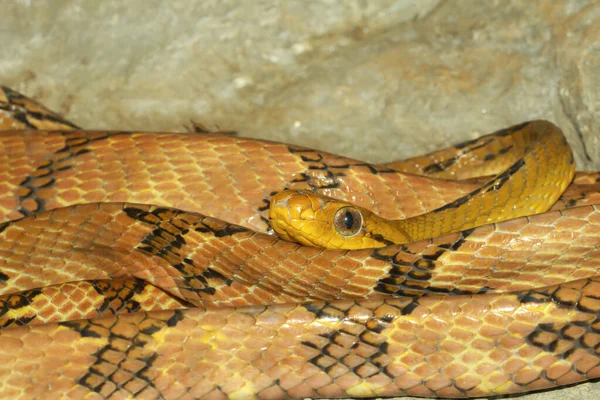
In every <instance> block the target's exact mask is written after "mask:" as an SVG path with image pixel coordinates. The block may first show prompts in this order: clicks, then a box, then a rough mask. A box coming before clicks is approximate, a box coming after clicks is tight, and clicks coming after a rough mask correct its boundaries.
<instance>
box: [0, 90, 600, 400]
mask: <svg viewBox="0 0 600 400" xmlns="http://www.w3.org/2000/svg"><path fill="white" fill-rule="evenodd" d="M0 127H2V128H4V129H6V131H5V132H0V188H1V193H2V194H1V195H0V215H1V217H2V219H1V220H0V221H1V222H0V326H1V327H2V329H0V361H1V362H0V397H3V398H15V399H17V398H22V399H32V398H42V397H43V398H89V399H101V398H113V399H121V398H131V397H136V398H143V399H155V398H156V399H158V398H165V399H188V398H199V399H226V398H229V399H252V398H259V399H290V398H307V397H309V398H339V397H376V396H399V395H413V396H426V397H477V396H489V395H496V394H507V393H520V392H528V391H535V390H541V389H545V388H551V387H556V386H562V385H568V384H571V383H575V382H580V381H584V380H587V379H594V378H597V377H599V376H600V354H599V352H600V327H599V324H600V322H599V321H600V300H599V299H598V292H599V291H600V280H599V278H598V276H599V274H598V271H599V269H600V208H599V207H598V206H597V205H596V204H597V203H600V196H599V194H598V193H599V191H598V189H599V188H598V184H599V182H600V179H599V177H600V176H599V175H598V174H596V173H577V174H576V175H575V178H574V181H573V183H572V184H571V186H569V187H568V188H567V189H566V191H565V192H564V193H563V194H562V195H561V194H560V193H558V194H557V193H556V192H552V193H551V194H550V195H545V194H544V193H545V190H546V189H548V188H550V187H554V188H559V189H560V188H562V189H564V188H565V187H566V185H567V184H568V182H569V180H570V177H571V175H572V171H573V163H572V157H571V153H570V151H566V152H565V151H563V150H564V148H563V147H562V146H564V145H565V143H564V141H563V139H562V136H559V133H560V130H558V128H556V127H554V126H553V125H552V124H550V123H548V122H543V121H536V122H531V123H526V124H523V125H520V126H517V127H513V128H510V129H508V130H505V131H500V133H497V134H496V136H485V137H483V138H481V139H478V140H474V141H470V142H467V143H463V144H461V145H458V146H456V147H454V148H450V149H447V150H442V151H440V152H437V153H432V154H431V155H429V156H423V157H418V158H415V159H413V160H412V162H397V163H391V164H388V165H371V164H366V163H363V162H360V161H356V160H351V159H346V158H343V157H339V156H335V155H331V154H327V153H324V152H319V151H315V150H311V149H305V148H301V147H297V146H287V145H283V144H279V143H273V142H267V141H256V140H250V139H242V138H238V137H235V136H231V135H229V134H227V135H221V134H219V133H214V134H211V133H202V134H189V135H185V134H176V133H154V134H151V133H144V132H100V131H84V130H80V129H78V128H77V127H75V126H74V125H73V124H72V123H70V122H68V121H65V120H64V119H62V118H61V117H60V116H59V115H58V114H55V113H53V112H51V111H49V110H47V109H45V108H44V107H43V106H41V105H39V104H37V103H35V102H33V101H32V100H30V99H27V98H26V97H24V96H22V95H20V94H18V93H16V92H14V91H11V90H10V89H8V88H2V90H0ZM38 129H50V130H51V131H44V130H38ZM55 129H58V130H55ZM202 130H204V129H202ZM503 132H504V133H503ZM519 138H521V139H519ZM527 138H529V139H528V140H529V141H528V142H527V143H530V144H524V145H523V146H521V145H519V143H518V141H519V140H525V139H527ZM511 140H517V142H516V143H515V144H511V143H512V142H510V141H511ZM532 143H537V144H538V145H539V144H540V143H541V144H542V145H541V147H539V148H538V147H535V146H533V145H532ZM511 145H512V146H514V147H515V148H514V150H515V152H513V151H512V150H513V149H512V148H511V147H510V146H511ZM518 149H521V150H518ZM536 149H537V150H536ZM561 149H562V150H561ZM519 151H520V152H519ZM527 157H530V158H527ZM531 157H533V158H531ZM500 160H502V163H505V162H508V165H513V168H509V171H511V173H510V174H507V176H508V175H511V176H510V179H508V178H507V181H504V180H503V179H504V178H503V176H502V175H500V176H496V177H495V178H485V180H484V182H488V181H490V179H491V182H492V183H488V184H486V183H484V184H483V186H482V185H481V183H480V182H479V181H478V179H477V178H475V177H474V176H473V171H474V170H478V171H479V173H481V174H483V175H490V174H496V175H497V174H499V173H500V169H499V168H500V165H501V164H502V163H501V162H500ZM543 160H546V161H543ZM551 160H554V161H551ZM556 160H559V161H556ZM542 161H543V162H542ZM544 162H545V163H546V164H547V165H546V166H547V167H550V164H552V163H553V164H554V166H557V167H559V169H558V170H557V171H554V170H552V169H551V168H549V169H546V170H544V169H543V168H545V166H544V165H542V164H543V163H544ZM536 163H537V164H539V165H537V166H536ZM515 166H516V167H515ZM393 167H396V168H403V169H405V170H407V171H408V172H415V173H421V174H426V175H427V174H429V175H431V176H430V177H428V176H416V175H412V174H410V173H409V174H405V173H401V172H398V171H397V170H395V169H394V168H393ZM411 168H412V169H411ZM464 169H466V170H468V171H466V172H465V171H464ZM543 170H544V171H547V172H548V173H547V174H546V175H543V176H541V175H540V176H538V175H537V174H538V173H539V172H542V171H543ZM436 177H439V178H443V179H441V180H440V179H437V178H436ZM515 177H516V178H519V177H521V178H523V179H522V180H521V181H518V180H517V181H515V182H512V181H513V179H514V178H515ZM450 178H458V179H469V181H468V182H465V181H462V180H456V181H451V180H448V179H450ZM535 181H538V183H542V187H541V188H540V187H538V186H535V185H533V182H535ZM480 187H482V188H483V189H478V188H480ZM508 188H510V190H509V189H508ZM284 190H304V191H310V192H311V193H317V194H320V195H324V196H328V197H330V198H336V199H338V200H342V201H348V202H349V203H347V204H346V203H345V205H344V206H345V207H363V208H364V209H365V210H369V212H372V213H375V214H376V215H378V216H380V217H381V218H386V219H391V220H395V219H400V218H409V219H410V218H411V217H415V218H417V220H418V221H424V222H423V226H424V227H426V228H427V231H428V232H430V234H429V235H430V236H431V237H430V238H428V239H426V240H419V241H413V242H410V243H405V244H395V245H390V246H385V247H381V248H369V249H360V250H335V249H324V248H316V247H309V246H302V245H299V244H296V243H290V242H287V241H284V240H281V239H278V238H277V237H275V236H273V235H270V234H268V233H266V231H267V229H268V227H269V225H268V218H267V216H268V213H269V202H270V201H271V198H272V197H273V196H274V195H275V193H274V192H281V191H284ZM484 192H486V194H488V195H489V194H491V195H492V197H491V200H490V197H484V198H483V199H482V198H481V197H478V196H479V194H480V193H481V194H483V193H484ZM516 192H519V193H525V194H527V195H526V199H525V200H527V199H529V200H534V201H533V204H528V205H523V204H522V203H520V201H521V200H518V199H513V198H512V197H511V196H509V194H512V193H516ZM275 196H277V195H275ZM465 196H466V197H465ZM559 196H560V198H559V199H558V202H557V203H556V204H554V205H553V206H552V204H551V203H552V201H553V199H554V200H555V199H556V198H558V197H559ZM311 199H312V198H311ZM465 199H466V200H465ZM473 199H475V200H473ZM486 199H487V200H486ZM405 200H408V202H407V203H406V202H404V201H405ZM537 200H539V201H537ZM453 202H454V203H453ZM457 202H458V203H460V204H458V203H457ZM494 202H497V203H494ZM445 204H454V205H455V206H446V208H445V209H444V205H445ZM467 204H468V207H467V206H466V205H467ZM494 204H502V207H503V208H504V209H505V211H510V210H520V211H519V212H521V211H522V212H523V213H522V214H519V215H521V216H520V217H518V218H514V217H516V215H513V216H511V218H514V219H510V220H506V221H503V222H497V223H492V224H485V225H482V226H475V224H477V223H480V222H481V223H485V222H488V219H489V218H490V215H494V214H495V213H497V211H498V210H496V209H495V208H494V207H493V205H494ZM475 205H477V207H481V208H482V209H485V210H489V212H490V214H489V215H486V216H483V215H479V213H474V212H473V211H472V210H473V209H475ZM551 206H552V209H551V210H550V211H547V212H542V211H545V209H547V208H548V207H551ZM465 207H466V208H465ZM538 207H540V208H538ZM440 208H442V211H439V209H440ZM434 210H438V211H437V212H436V211H434ZM444 210H447V211H444ZM524 210H525V211H524ZM346 211H347V210H346ZM430 211H434V212H433V213H431V214H426V213H427V212H430ZM465 211H466V212H465ZM309 212H310V211H309ZM363 212H366V211H362V209H361V214H360V218H359V216H358V215H356V214H349V215H350V217H348V215H347V214H345V213H341V214H339V216H338V217H337V219H338V220H339V221H340V222H339V223H340V224H342V225H343V227H345V228H346V229H347V231H344V232H346V233H347V236H348V237H352V236H358V235H356V234H355V233H354V230H355V229H356V223H357V221H358V220H359V219H362V218H365V219H364V221H362V224H360V226H362V225H363V224H366V223H367V222H368V221H370V219H368V215H367V214H363ZM463 212H465V213H464V214H460V213H463ZM538 212H542V213H541V214H538V215H531V214H535V213H538ZM421 214H425V215H432V216H426V217H421V216H420V215H421ZM460 215H462V216H463V217H462V219H461V218H459V219H460V221H459V224H460V223H464V221H470V222H469V223H471V224H473V225H469V226H470V227H469V228H468V229H466V230H459V231H457V232H451V233H447V234H443V235H441V236H438V235H437V234H438V233H440V232H448V229H446V225H445V224H446V223H449V224H450V222H447V221H445V220H443V221H441V222H436V221H438V219H437V218H439V217H440V216H444V218H450V217H459V216H460ZM458 226H459V225H454V222H453V223H452V227H453V228H451V229H450V230H454V227H458ZM462 228H464V226H463V225H460V227H459V228H457V229H462ZM403 229H406V231H407V233H408V234H409V236H410V238H411V239H412V238H416V237H420V236H418V235H417V234H415V233H414V232H413V231H411V230H410V229H412V228H410V229H409V227H406V228H403ZM415 229H417V231H418V232H421V231H422V229H423V227H419V228H415ZM418 232H417V233H418Z"/></svg>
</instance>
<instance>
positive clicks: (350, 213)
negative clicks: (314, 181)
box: [269, 190, 393, 250]
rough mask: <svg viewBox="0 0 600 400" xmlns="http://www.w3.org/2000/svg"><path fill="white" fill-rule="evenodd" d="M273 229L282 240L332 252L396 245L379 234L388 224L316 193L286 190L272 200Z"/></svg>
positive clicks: (369, 212)
mask: <svg viewBox="0 0 600 400" xmlns="http://www.w3.org/2000/svg"><path fill="white" fill-rule="evenodd" d="M269 221H270V223H271V227H272V228H273V230H274V231H275V233H276V234H277V236H278V237H280V238H281V239H284V240H287V241H290V242H297V243H300V244H303V245H305V246H314V247H324V248H329V249H349V250H350V249H364V248H374V247H382V246H385V245H389V244H393V243H390V242H388V241H386V240H384V239H382V237H383V236H385V235H383V236H382V235H381V234H380V233H376V234H374V233H373V232H376V231H378V232H379V231H381V230H383V231H385V230H387V224H386V223H385V221H386V220H384V219H383V218H381V217H379V216H377V215H375V214H374V213H372V212H371V211H369V210H366V209H364V208H362V207H358V206H356V205H354V204H352V203H349V202H346V201H342V200H338V199H334V198H331V197H327V196H323V195H319V194H317V193H314V192H307V191H299V190H286V191H283V192H280V193H277V194H276V195H274V196H273V197H272V198H271V206H270V208H269Z"/></svg>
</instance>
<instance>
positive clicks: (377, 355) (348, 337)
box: [301, 302, 394, 379]
mask: <svg viewBox="0 0 600 400" xmlns="http://www.w3.org/2000/svg"><path fill="white" fill-rule="evenodd" d="M303 306H304V307H305V308H306V309H307V310H308V311H309V312H312V313H314V314H315V316H316V317H317V318H328V319H329V320H331V319H339V321H340V322H341V321H344V324H343V325H342V324H341V326H340V329H335V328H334V329H331V330H330V331H328V332H325V333H321V334H316V335H313V336H312V337H309V338H307V339H306V340H303V341H302V342H301V344H302V345H304V346H306V347H308V348H309V349H312V351H315V350H316V351H318V354H316V355H315V356H314V357H313V358H311V359H310V360H309V362H310V363H311V364H313V365H315V366H316V367H318V368H319V369H321V370H322V371H324V372H325V373H329V372H331V371H332V370H333V369H334V368H336V369H338V370H339V369H343V370H346V371H352V372H354V373H355V374H356V375H358V376H359V377H361V378H363V379H367V378H369V377H372V376H375V375H380V374H383V375H387V376H388V377H390V378H394V377H393V376H391V375H390V374H389V372H388V371H387V370H386V366H387V365H388V363H389V358H388V357H387V354H388V343H387V342H386V339H387V338H386V337H385V336H384V335H383V334H382V332H383V331H384V330H385V329H387V328H388V327H389V326H390V324H391V323H392V321H393V319H394V317H393V316H390V315H386V318H385V319H380V318H377V317H370V318H369V319H367V320H366V321H364V320H359V319H356V318H354V317H352V316H351V310H352V308H353V307H354V306H352V307H350V308H345V309H340V308H337V307H335V306H334V305H332V304H331V303H327V302H325V303H309V304H303ZM326 309H332V310H334V311H335V313H333V314H332V313H331V312H328V311H326ZM358 358H362V360H360V361H358Z"/></svg>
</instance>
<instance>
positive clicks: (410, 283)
mask: <svg viewBox="0 0 600 400" xmlns="http://www.w3.org/2000/svg"><path fill="white" fill-rule="evenodd" d="M473 230H474V229H469V230H465V231H462V232H460V236H459V238H458V239H457V240H456V241H455V242H454V243H444V244H441V245H433V244H431V245H430V246H428V247H427V248H425V249H424V250H423V251H422V252H421V253H414V252H411V251H409V246H408V245H401V246H398V247H397V248H396V249H397V251H395V252H394V253H392V254H390V250H389V249H385V248H381V249H373V252H372V253H371V257H374V258H376V259H378V260H383V261H386V262H388V263H389V264H390V265H391V268H390V270H389V272H388V274H387V276H385V277H384V278H381V279H380V280H379V281H377V284H376V286H375V289H374V290H375V291H377V292H380V293H385V294H388V295H393V296H407V297H415V298H418V297H420V296H422V295H424V294H427V293H443V294H451V295H461V294H474V293H486V292H487V291H489V288H488V287H482V288H479V290H477V291H468V290H460V289H457V288H451V289H449V288H446V287H437V286H433V285H432V284H431V283H429V281H430V280H431V278H432V277H433V271H434V270H435V268H436V263H435V262H436V261H437V260H439V259H440V257H441V256H442V255H444V254H445V253H447V252H452V251H456V250H458V249H459V248H460V246H462V244H463V243H464V242H465V240H466V239H467V238H468V237H469V235H471V233H472V232H473Z"/></svg>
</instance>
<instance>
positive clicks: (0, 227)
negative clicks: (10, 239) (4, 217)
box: [0, 221, 10, 279]
mask: <svg viewBox="0 0 600 400" xmlns="http://www.w3.org/2000/svg"><path fill="white" fill-rule="evenodd" d="M9 225H10V221H7V222H2V223H0V233H2V232H3V231H4V230H5V229H6V228H7V227H8V226H9ZM0 279H1V278H0Z"/></svg>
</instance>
